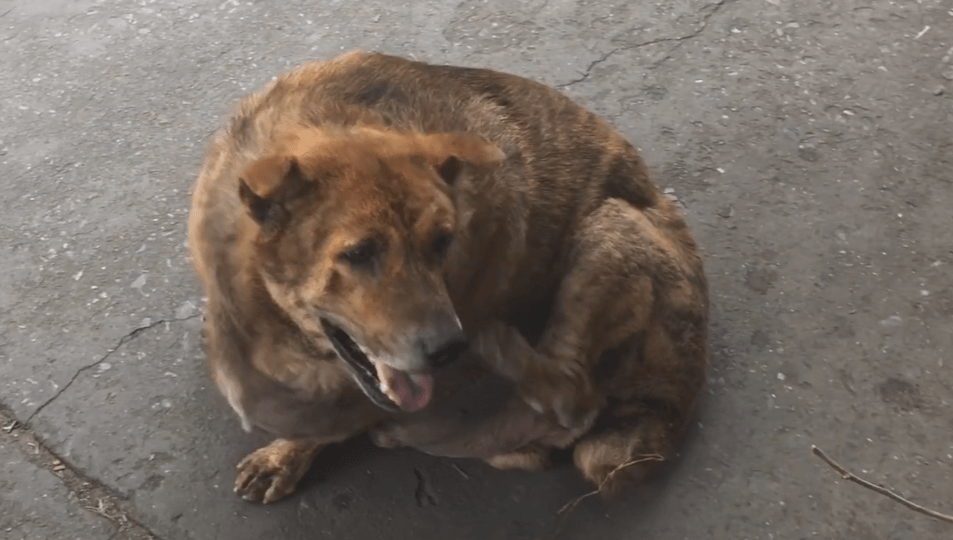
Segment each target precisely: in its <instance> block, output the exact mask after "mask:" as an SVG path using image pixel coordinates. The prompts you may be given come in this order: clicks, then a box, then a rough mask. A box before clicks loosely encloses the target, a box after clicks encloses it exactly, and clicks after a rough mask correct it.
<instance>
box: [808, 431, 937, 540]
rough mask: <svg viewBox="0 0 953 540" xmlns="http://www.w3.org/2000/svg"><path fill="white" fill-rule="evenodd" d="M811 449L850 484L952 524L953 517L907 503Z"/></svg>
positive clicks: (818, 451)
mask: <svg viewBox="0 0 953 540" xmlns="http://www.w3.org/2000/svg"><path fill="white" fill-rule="evenodd" d="M811 449H812V451H813V452H814V455H815V456H817V457H819V458H821V459H822V460H824V462H825V463H827V464H828V465H830V466H831V468H833V469H834V470H835V471H837V472H838V473H840V475H841V478H843V479H844V480H850V481H851V482H854V483H855V484H860V485H862V486H864V487H865V488H867V489H869V490H871V491H875V492H877V493H880V494H881V495H885V496H887V497H889V498H891V499H893V500H895V501H897V502H898V503H900V504H902V505H904V506H906V507H907V508H910V509H911V510H914V511H916V512H920V513H921V514H926V515H928V516H930V517H932V518H936V519H939V520H941V521H946V522H948V523H953V516H948V515H946V514H941V513H939V512H936V511H934V510H930V509H929V508H925V507H923V506H920V505H919V504H916V503H913V502H910V501H908V500H907V499H904V498H903V497H901V496H900V495H897V494H896V493H894V492H893V491H890V490H889V489H887V488H885V487H883V486H878V485H876V484H872V483H870V482H868V481H866V480H864V479H863V478H858V477H856V476H854V475H853V474H852V473H850V472H848V471H847V469H845V468H843V467H841V466H840V464H838V463H837V462H836V461H834V460H833V459H831V458H829V457H827V454H825V453H824V452H823V451H822V450H821V449H820V448H818V447H816V446H812V447H811Z"/></svg>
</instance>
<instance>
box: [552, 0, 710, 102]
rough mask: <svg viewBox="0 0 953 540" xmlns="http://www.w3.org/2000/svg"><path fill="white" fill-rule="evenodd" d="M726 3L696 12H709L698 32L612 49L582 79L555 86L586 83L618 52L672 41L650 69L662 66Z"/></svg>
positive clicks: (701, 29)
mask: <svg viewBox="0 0 953 540" xmlns="http://www.w3.org/2000/svg"><path fill="white" fill-rule="evenodd" d="M727 2H728V0H718V1H717V2H715V3H713V4H708V5H707V6H705V7H704V8H702V9H700V10H699V11H698V13H701V12H702V11H704V10H706V9H707V10H709V11H708V13H707V14H705V15H703V16H702V20H701V27H699V28H698V30H695V31H694V32H692V33H691V34H687V35H684V36H678V37H665V38H658V39H652V40H649V41H646V42H643V43H636V44H635V45H629V46H627V47H616V48H615V49H612V50H611V51H609V52H607V53H606V54H604V55H602V57H600V58H597V59H596V60H593V61H592V62H590V63H589V66H588V67H587V68H586V70H585V71H584V72H583V74H582V77H579V78H578V79H573V80H571V81H569V82H567V83H563V84H557V85H556V88H568V87H570V86H572V85H574V84H579V83H581V82H584V81H586V80H587V79H589V75H591V74H592V70H593V68H595V67H596V66H598V65H599V64H601V63H603V62H605V61H606V60H608V59H609V57H611V56H612V55H614V54H616V53H618V52H623V51H631V50H634V49H638V48H641V47H647V46H649V45H655V44H658V43H665V42H668V41H674V42H676V45H675V47H673V48H672V50H671V51H669V52H668V54H666V55H665V56H664V57H662V59H661V60H659V61H658V62H655V63H654V64H653V65H652V68H656V67H658V66H659V65H660V64H662V63H663V62H665V61H666V60H668V59H669V58H671V56H672V53H673V52H675V50H676V49H678V46H679V45H681V44H682V43H684V42H685V41H688V40H689V39H693V38H696V37H698V36H699V35H701V33H702V32H704V31H705V29H707V28H708V21H709V20H710V19H711V18H712V17H713V16H714V15H715V13H718V11H719V10H721V8H722V7H723V6H724V5H725V4H726V3H727Z"/></svg>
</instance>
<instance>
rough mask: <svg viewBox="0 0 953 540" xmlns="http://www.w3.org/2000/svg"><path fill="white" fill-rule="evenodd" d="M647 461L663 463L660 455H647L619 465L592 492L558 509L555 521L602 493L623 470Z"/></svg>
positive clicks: (663, 459)
mask: <svg viewBox="0 0 953 540" xmlns="http://www.w3.org/2000/svg"><path fill="white" fill-rule="evenodd" d="M647 461H665V458H664V457H662V456H661V455H660V454H649V455H645V456H639V457H638V458H636V459H633V460H631V461H626V462H625V463H623V464H622V465H619V466H618V467H616V468H615V469H612V471H611V472H609V474H607V475H606V477H605V478H603V479H602V482H599V487H597V488H596V489H595V490H594V491H590V492H589V493H586V494H584V495H581V496H579V497H576V498H575V499H573V500H571V501H569V502H568V503H566V504H564V505H563V507H562V508H560V509H559V512H556V519H557V520H558V519H559V518H561V517H562V516H563V515H564V514H568V513H569V512H571V511H572V509H573V508H575V507H576V506H577V505H578V504H579V503H581V502H582V501H584V500H586V499H588V498H589V497H592V496H594V495H598V494H600V493H602V490H603V488H605V487H606V485H608V484H609V482H611V481H612V479H613V478H614V477H615V475H616V474H618V473H619V472H621V471H622V470H623V469H628V468H629V467H631V466H633V465H638V464H639V463H645V462H647Z"/></svg>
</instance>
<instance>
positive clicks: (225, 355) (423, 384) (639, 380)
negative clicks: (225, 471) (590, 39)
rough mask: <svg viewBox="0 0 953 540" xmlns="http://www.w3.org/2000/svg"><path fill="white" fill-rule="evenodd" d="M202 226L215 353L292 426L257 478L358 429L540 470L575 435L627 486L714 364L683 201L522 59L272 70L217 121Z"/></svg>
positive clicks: (198, 259)
mask: <svg viewBox="0 0 953 540" xmlns="http://www.w3.org/2000/svg"><path fill="white" fill-rule="evenodd" d="M189 246H190V250H191V253H192V260H193V264H194V267H195V271H196V273H197V275H198V277H199V278H200V280H201V282H202V285H203V286H204V289H205V293H206V297H207V303H206V306H205V318H206V341H207V345H206V348H207V358H208V363H209V367H210V371H211V376H212V378H213V380H214V382H215V384H216V386H217V388H218V389H219V390H220V392H221V393H222V394H223V395H224V397H225V399H226V400H227V401H228V403H229V405H230V406H231V408H232V409H233V410H234V411H235V412H236V413H237V415H238V417H239V419H240V420H241V423H242V425H243V427H244V428H245V429H246V430H251V429H252V428H257V429H260V430H263V431H265V432H267V433H269V434H271V435H272V436H274V437H275V440H274V442H273V443H271V444H269V445H268V446H266V447H264V448H261V449H259V450H257V451H255V452H253V453H252V454H250V455H249V456H247V457H246V458H245V459H244V460H242V461H241V462H240V463H239V464H238V467H237V469H238V475H237V479H236V483H235V491H236V492H238V493H239V494H241V495H242V496H243V497H244V498H246V499H249V500H253V501H261V502H264V503H270V502H274V501H276V500H279V499H281V498H282V497H284V496H286V495H288V494H289V493H291V492H292V491H293V490H294V489H295V486H296V484H297V482H298V480H299V479H300V478H301V476H302V475H303V474H304V473H305V472H306V471H307V469H308V468H309V467H310V465H311V463H312V461H313V460H314V458H315V456H316V455H317V453H318V452H319V451H320V449H321V448H323V447H325V446H326V445H329V444H334V443H338V442H341V441H344V440H346V439H348V438H350V437H352V436H354V435H356V434H359V433H365V432H368V433H371V435H372V437H373V439H374V440H375V442H377V443H378V444H379V445H381V446H385V447H394V446H412V447H416V448H419V449H421V450H423V451H426V452H429V453H432V454H435V455H441V456H452V457H478V458H483V459H485V460H487V461H488V462H489V463H490V464H491V465H493V466H496V467H500V468H515V469H524V470H540V469H541V468H543V467H545V466H546V465H547V464H548V459H549V458H548V456H549V453H550V452H551V451H552V450H553V449H555V448H569V447H571V448H572V454H573V460H574V462H575V464H576V466H577V467H578V469H579V470H580V471H581V472H582V474H583V475H584V476H585V477H586V478H587V479H588V480H590V481H591V482H593V483H594V484H595V485H597V486H599V487H600V490H603V491H605V492H606V493H613V492H615V491H617V490H618V489H619V488H620V487H621V486H623V485H625V484H627V483H629V482H632V481H637V480H638V479H640V478H642V477H643V476H644V475H645V474H646V473H647V472H649V471H650V470H651V463H639V464H638V465H636V466H631V467H629V466H626V467H625V468H624V470H620V468H621V467H622V466H624V465H626V464H628V463H631V462H632V461H633V460H639V459H640V458H651V459H654V460H663V459H668V458H670V457H672V456H673V455H674V448H675V445H676V443H677V440H678V439H679V437H680V434H681V433H682V431H683V428H684V427H685V425H686V424H687V422H688V421H689V420H690V418H691V415H692V414H693V411H694V410H695V408H696V407H695V404H696V401H697V398H698V396H699V394H700V393H701V391H702V389H703V387H704V384H705V375H706V371H707V366H708V361H709V347H708V310H709V301H708V285H707V280H706V277H705V274H704V269H703V261H702V257H701V254H700V250H699V248H698V246H697V244H696V242H695V240H694V238H693V236H692V234H691V232H690V230H689V227H688V225H687V224H686V222H685V220H684V218H683V216H682V215H681V213H680V211H679V210H678V209H677V207H676V206H675V204H674V203H673V202H672V201H671V200H669V199H668V198H667V197H666V196H665V195H664V194H663V193H662V192H661V191H660V190H659V188H658V187H657V185H656V184H654V183H653V182H652V180H651V179H650V176H649V172H648V168H647V166H646V165H645V163H644V162H643V160H642V159H641V157H640V156H639V154H638V152H637V151H636V149H635V148H634V147H633V146H632V145H631V144H630V143H629V142H627V141H626V139H625V138H624V137H623V136H622V135H621V134H620V133H618V132H617V131H616V130H615V129H614V128H612V127H611V126H610V125H609V124H608V123H607V122H606V121H605V120H603V119H601V118H599V117H597V116H596V115H594V114H593V113H591V112H589V111H588V110H586V109H584V108H583V107H581V106H579V105H577V104H576V103H574V102H573V101H572V100H570V99H569V98H568V97H566V96H565V95H563V94H562V93H560V92H558V91H557V90H555V89H553V88H551V87H548V86H545V85H543V84H540V83H537V82H533V81H530V80H527V79H524V78H521V77H518V76H515V75H510V74H505V73H500V72H496V71H492V70H486V69H473V68H464V67H455V66H442V65H435V64H427V63H423V62H417V61H412V60H408V59H404V58H400V57H396V56H390V55H384V54H376V53H367V52H363V51H355V52H351V53H348V54H345V55H343V56H340V57H338V58H335V59H332V60H329V61H325V62H313V63H307V64H304V65H302V66H300V67H298V68H296V69H294V70H292V71H290V72H288V73H285V74H282V75H280V76H278V77H277V78H275V79H274V80H273V81H271V82H270V83H268V84H267V85H266V86H265V87H264V88H263V89H262V90H261V91H259V92H257V93H254V94H251V95H249V96H247V97H245V98H244V99H243V100H242V101H241V102H240V103H239V104H238V107H237V109H236V110H235V111H234V112H233V113H232V114H231V116H230V120H229V121H228V123H227V124H226V126H225V127H223V128H222V129H221V130H219V131H218V132H217V134H216V135H215V136H214V137H213V140H212V141H211V142H210V144H209V147H208V151H207V153H206V156H205V160H204V163H203V165H202V168H201V171H200V173H199V175H198V178H197V181H196V185H195V189H194V191H193V201H192V210H191V213H190V218H189ZM616 473H618V474H616Z"/></svg>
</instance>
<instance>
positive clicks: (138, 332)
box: [26, 313, 201, 423]
mask: <svg viewBox="0 0 953 540" xmlns="http://www.w3.org/2000/svg"><path fill="white" fill-rule="evenodd" d="M198 317H201V314H199V313H196V314H195V315H190V316H188V317H184V318H181V319H175V318H173V319H159V320H158V321H156V322H153V323H149V324H147V325H145V326H140V327H138V328H135V329H134V330H132V331H131V332H129V333H128V334H126V335H124V336H122V337H121V338H120V339H119V342H118V343H116V345H115V346H114V347H112V348H110V349H109V350H107V351H106V354H104V355H103V356H102V357H101V358H100V359H99V360H96V361H95V362H93V363H92V364H87V365H85V366H83V367H81V368H79V369H77V370H76V373H73V376H72V377H70V379H69V381H67V382H66V384H64V385H63V386H61V387H60V388H59V389H58V390H57V391H56V393H55V394H53V395H52V396H51V397H50V398H49V399H47V400H46V401H44V402H43V403H41V404H40V406H39V407H37V408H36V410H34V411H33V413H31V414H30V416H28V417H27V419H26V423H30V421H32V420H33V417H35V416H36V415H38V414H40V413H41V412H42V411H43V409H45V408H46V406H47V405H49V404H50V403H53V402H54V401H56V398H58V397H60V396H61V395H62V394H63V393H64V392H66V391H67V390H69V387H70V386H72V384H73V383H74V382H76V379H77V378H78V377H79V376H80V375H81V374H82V373H83V372H85V371H88V370H90V369H93V368H94V367H97V366H100V365H102V364H103V362H105V361H106V360H108V359H109V357H110V356H112V354H113V353H114V352H116V351H117V350H118V349H119V348H120V347H122V346H123V345H125V344H126V343H129V342H130V341H132V340H134V339H136V337H137V336H139V335H141V334H142V333H143V332H146V331H148V330H150V329H152V328H155V327H157V326H159V325H162V324H169V323H174V322H183V321H189V320H192V319H195V318H198Z"/></svg>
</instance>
